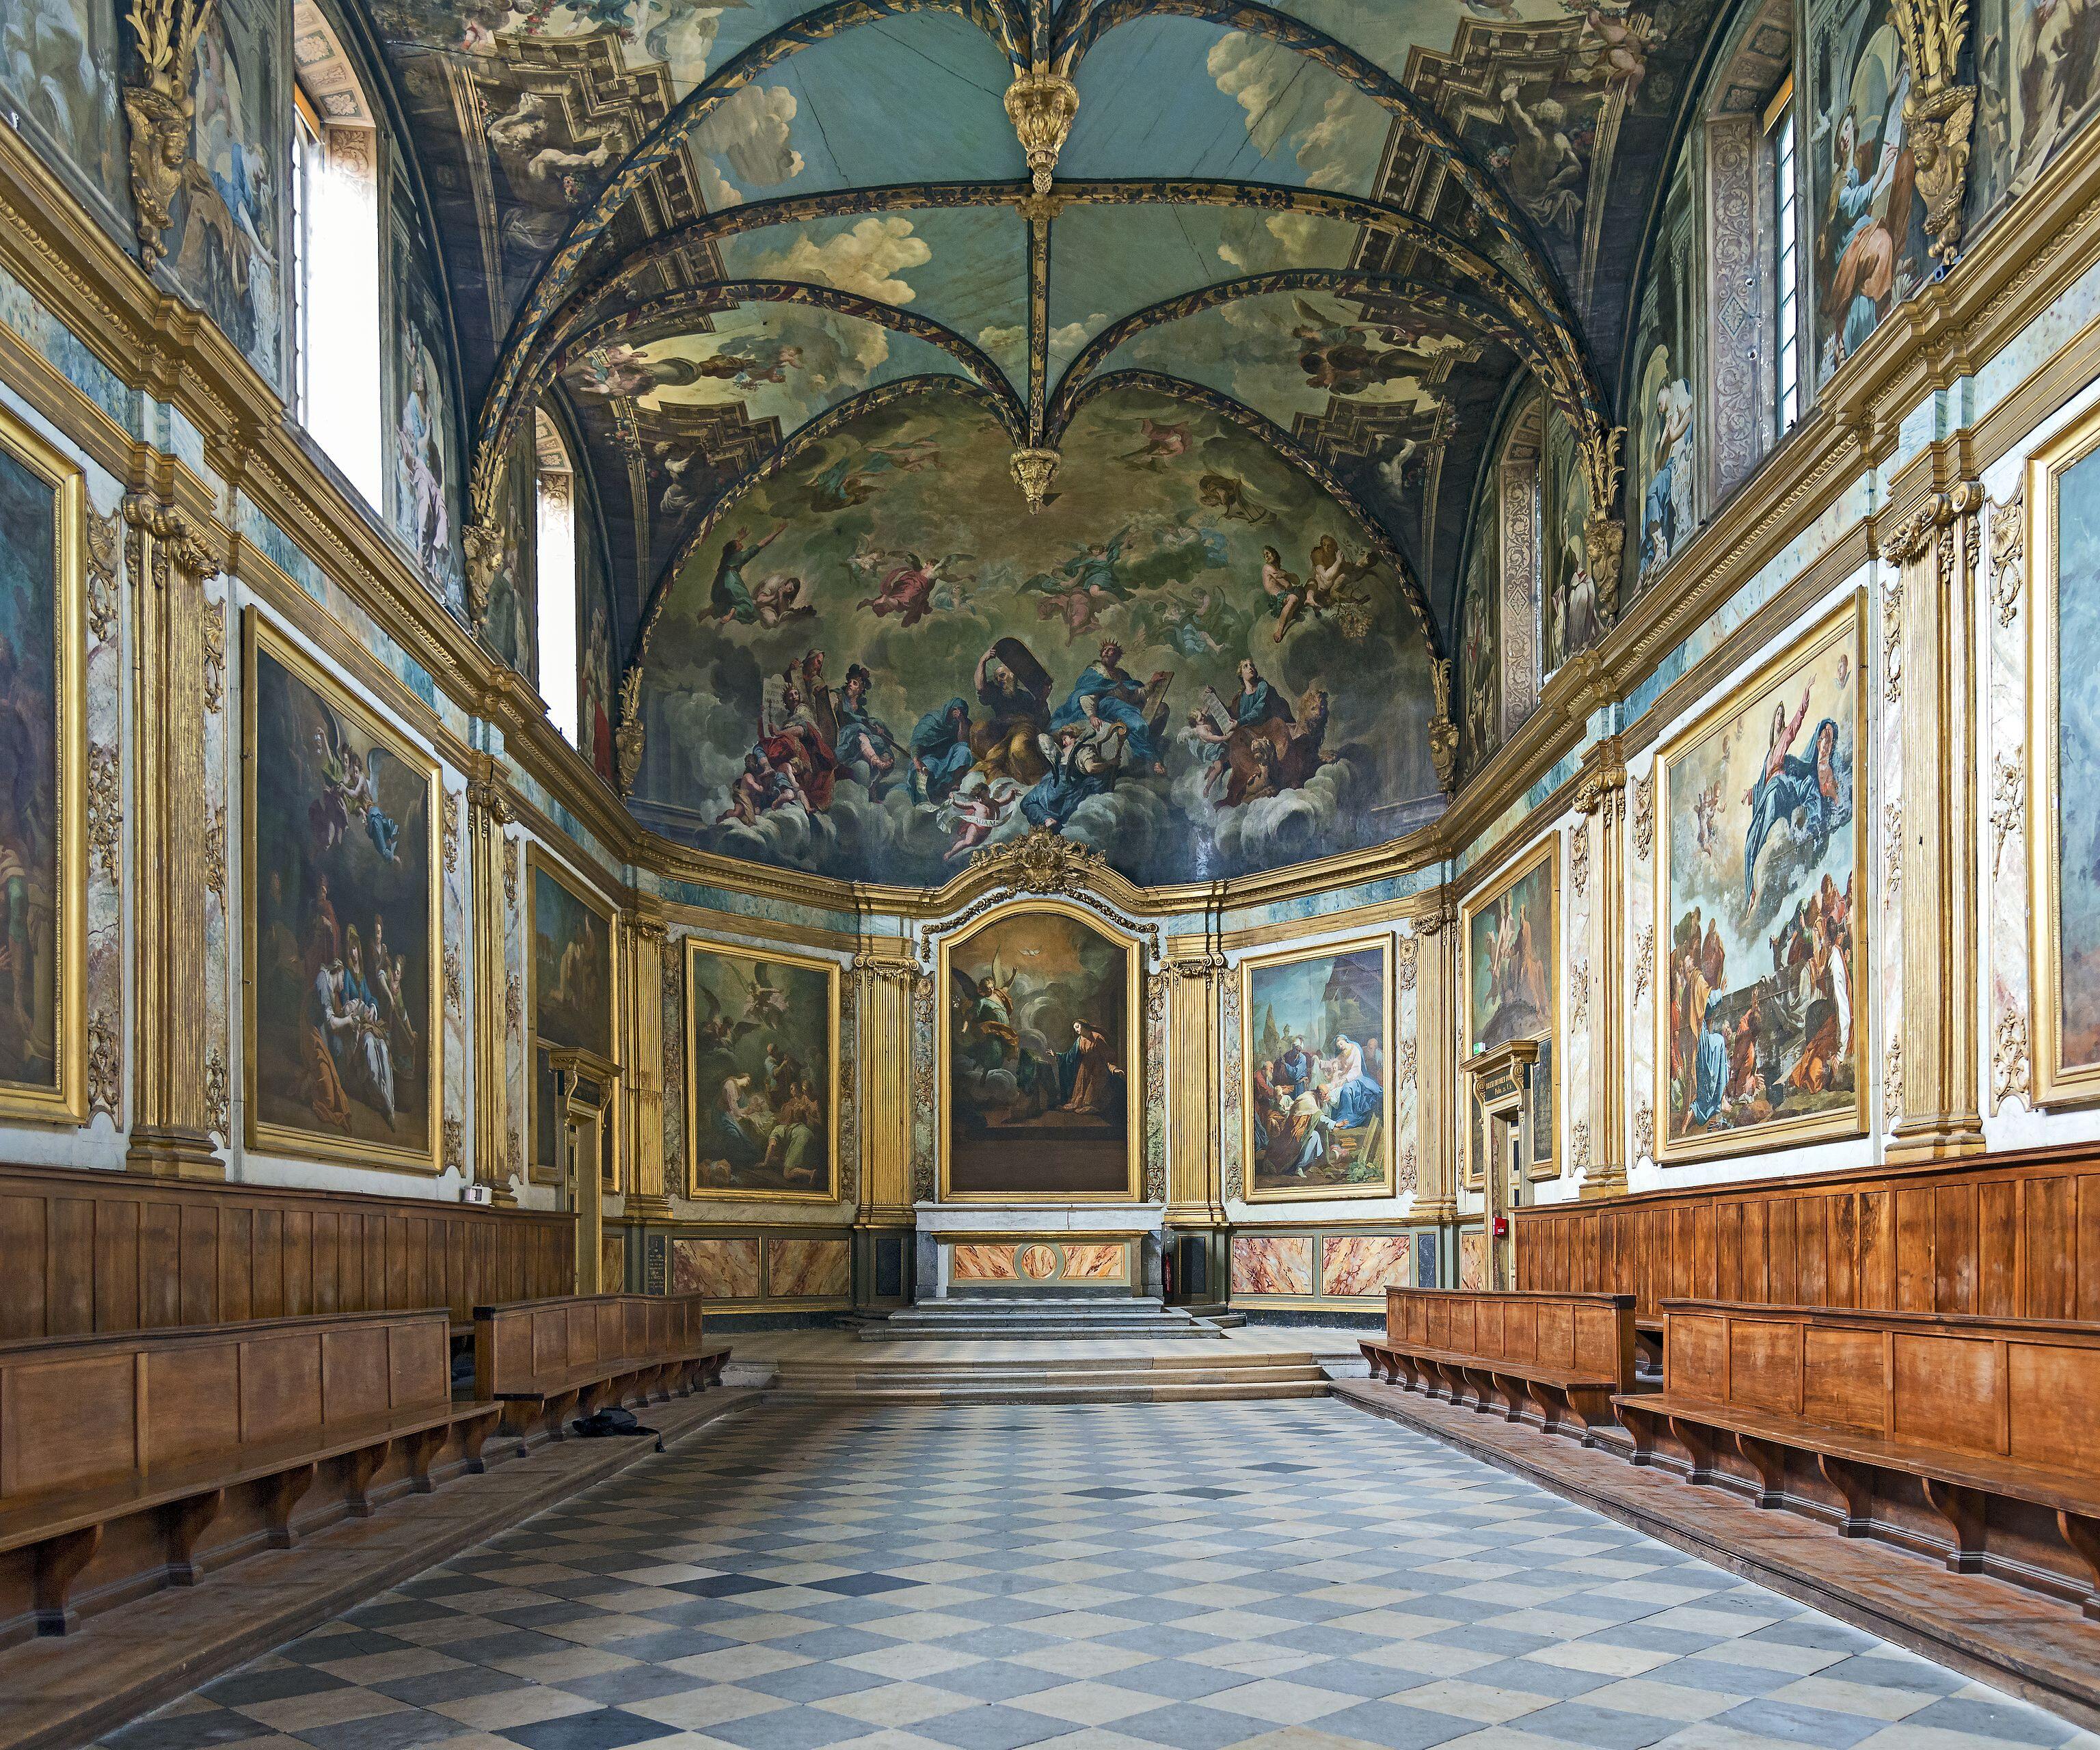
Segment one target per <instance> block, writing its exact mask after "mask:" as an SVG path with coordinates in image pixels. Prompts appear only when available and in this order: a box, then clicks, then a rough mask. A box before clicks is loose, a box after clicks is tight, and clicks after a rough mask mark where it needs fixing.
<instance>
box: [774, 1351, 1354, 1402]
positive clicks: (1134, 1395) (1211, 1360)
mask: <svg viewBox="0 0 2100 1750" xmlns="http://www.w3.org/2000/svg"><path fill="white" fill-rule="evenodd" d="M1327 1378H1328V1376H1327V1374H1326V1372H1325V1371H1324V1370H1323V1369H1321V1366H1320V1364H1319V1363H1318V1361H1317V1360H1315V1359H1314V1357H1313V1356H1312V1355H1310V1354H1303V1355H1290V1354H1275V1353H1271V1354H1254V1355H1244V1354H1227V1355H1215V1353H1214V1352H1211V1351H1205V1352H1204V1353H1203V1356H1202V1359H1201V1360H1197V1359H1195V1358H1193V1356H1192V1357H1190V1358H1189V1359H1187V1360H1184V1359H1183V1358H1182V1357H1181V1356H1180V1355H1124V1356H1114V1355H1098V1356H1057V1357H1055V1358H1051V1359H1045V1360H1020V1359H1015V1360H986V1361H975V1362H968V1361H948V1360H906V1359H904V1358H903V1357H902V1356H892V1355H883V1354H880V1352H879V1351H878V1352H877V1353H876V1354H873V1355H869V1356H868V1358H867V1360H865V1361H861V1360H848V1361H832V1360H814V1359H813V1360H796V1359H794V1358H792V1357H790V1358H786V1359H783V1360H782V1361H781V1363H780V1364H779V1375H778V1377H777V1378H776V1379H775V1380H774V1386H773V1392H772V1395H773V1396H774V1397H775V1398H779V1399H786V1400H790V1401H793V1402H800V1403H810V1404H822V1403H852V1404H1176V1403H1193V1402H1228V1401H1238V1400H1251V1399H1261V1398H1317V1397H1325V1396H1326V1395H1327Z"/></svg>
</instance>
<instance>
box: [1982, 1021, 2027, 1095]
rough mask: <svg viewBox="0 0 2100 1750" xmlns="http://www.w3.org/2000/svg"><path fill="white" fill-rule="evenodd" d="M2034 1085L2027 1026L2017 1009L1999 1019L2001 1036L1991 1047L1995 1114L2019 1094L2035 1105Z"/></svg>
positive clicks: (1992, 1090) (1992, 1091)
mask: <svg viewBox="0 0 2100 1750" xmlns="http://www.w3.org/2000/svg"><path fill="white" fill-rule="evenodd" d="M2032 1085H2033V1084H2032V1082H2031V1080H2030V1079H2029V1076H2028V1069H2027V1021H2026V1020H2025V1019H2024V1018H2023V1016H2021V1014H2020V1012H2019V1011H2018V1010H2017V1009H2013V1008H2008V1009H2006V1010H2005V1012H2003V1013H2002V1014H2001V1015H2000V1016H1998V1036H1997V1038H1996V1041H1995V1043H1993V1044H1992V1047H1991V1093H1992V1107H1991V1109H1992V1111H1994V1112H1995V1111H1996V1110H1997V1109H1998V1108H1999V1107H2001V1106H2002V1105H2004V1104H2005V1102H2006V1101H2007V1100H2010V1099H2012V1098H2014V1096H2015V1095H2017V1096H2018V1098H2019V1099H2020V1100H2023V1101H2026V1102H2029V1103H2032V1100H2033V1094H2032Z"/></svg>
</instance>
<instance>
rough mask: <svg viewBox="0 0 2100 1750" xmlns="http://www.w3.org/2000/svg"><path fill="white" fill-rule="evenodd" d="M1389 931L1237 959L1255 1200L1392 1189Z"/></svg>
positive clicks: (1246, 1144) (1387, 1193)
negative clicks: (1362, 938)
mask: <svg viewBox="0 0 2100 1750" xmlns="http://www.w3.org/2000/svg"><path fill="white" fill-rule="evenodd" d="M1240 1013H1241V1014H1242V1016H1245V1017H1246V1018H1245V1020H1244V1021H1243V1023H1242V1025H1244V1026H1245V1027H1246V1029H1247V1036H1246V1038H1245V1039H1244V1040H1243V1041H1242V1049H1241V1052H1240V1059H1241V1063H1242V1070H1241V1075H1242V1081H1243V1085H1242V1087H1241V1090H1240V1111H1241V1113H1242V1126H1243V1129H1244V1132H1245V1134H1244V1135H1243V1137H1242V1159H1243V1160H1245V1161H1246V1163H1247V1171H1246V1198H1247V1201H1249V1202H1250V1203H1263V1202H1276V1201H1285V1200H1290V1201H1295V1200H1297V1199H1299V1198H1311V1197H1391V1196H1392V1194H1393V1158H1394V1156H1393V1138H1392V1107H1393V1100H1392V1079H1391V1076H1390V1073H1389V1072H1388V1070H1387V1063H1386V1051H1387V1047H1388V1046H1389V1045H1390V1044H1391V1043H1392V941H1391V939H1390V938H1389V937H1383V936H1381V937H1378V938H1376V939H1375V940H1374V941H1357V942H1344V943H1341V944H1339V945H1336V946H1329V947H1322V948H1297V949H1290V950H1283V951H1282V952H1279V953H1276V954H1261V955H1258V956H1251V957H1250V958H1248V959H1245V960H1242V962H1241V963H1240Z"/></svg>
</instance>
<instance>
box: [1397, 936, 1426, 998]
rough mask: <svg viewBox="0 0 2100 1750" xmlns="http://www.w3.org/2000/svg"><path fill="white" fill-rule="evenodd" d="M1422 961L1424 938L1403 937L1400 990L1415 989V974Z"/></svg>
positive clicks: (1401, 943) (1401, 939)
mask: <svg viewBox="0 0 2100 1750" xmlns="http://www.w3.org/2000/svg"><path fill="white" fill-rule="evenodd" d="M1421 959H1422V938H1421V937H1418V936H1403V937H1401V938H1400V974H1399V976H1400V988H1401V990H1413V989H1414V978H1415V972H1416V969H1417V968H1418V965H1419V964H1420V962H1421Z"/></svg>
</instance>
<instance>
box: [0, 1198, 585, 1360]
mask: <svg viewBox="0 0 2100 1750" xmlns="http://www.w3.org/2000/svg"><path fill="white" fill-rule="evenodd" d="M0 1259H5V1260H6V1267H5V1268H4V1269H0V1342H19V1341H20V1340H22V1339H24V1338H36V1337H73V1336H81V1335H86V1334H87V1333H92V1332H101V1331H132V1330H152V1329H161V1328H162V1327H165V1326H170V1325H221V1324H230V1323H232V1322H235V1321H236V1320H245V1319H274V1318H289V1317H297V1316H305V1315H307V1314H312V1313H333V1312H385V1311H408V1310H410V1309H413V1308H417V1307H448V1308H449V1309H450V1311H451V1313H452V1323H453V1324H454V1325H460V1326H464V1325H468V1324H470V1323H471V1321H472V1320H473V1317H474V1307H476V1306H485V1305H488V1304H491V1303H496V1302H502V1301H514V1300H532V1299H536V1298H540V1297H542V1296H545V1295H551V1294H569V1293H571V1291H572V1290H573V1289H574V1288H575V1286H576V1274H575V1271H576V1247H575V1242H574V1241H573V1240H572V1239H571V1218H570V1217H569V1216H567V1215H563V1214H540V1213H528V1212H527V1211H525V1210H492V1209H481V1208H476V1207H474V1206H471V1205H467V1204H461V1203H438V1202H433V1201H428V1200H426V1199H421V1198H416V1197H362V1196H359V1195H356V1194H355V1193H352V1192H327V1191H293V1190H283V1189H279V1188H276V1187H271V1186H262V1185H227V1184H179V1183H176V1182H173V1181H168V1180H161V1179H143V1178H139V1177H136V1176H135V1175H130V1174H127V1173H117V1172H104V1171H90V1170H83V1169H78V1168H65V1167H25V1166H4V1165H0Z"/></svg>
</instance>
